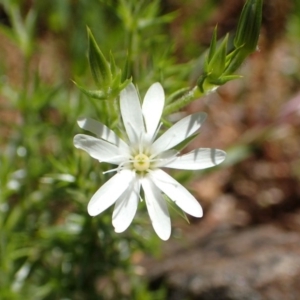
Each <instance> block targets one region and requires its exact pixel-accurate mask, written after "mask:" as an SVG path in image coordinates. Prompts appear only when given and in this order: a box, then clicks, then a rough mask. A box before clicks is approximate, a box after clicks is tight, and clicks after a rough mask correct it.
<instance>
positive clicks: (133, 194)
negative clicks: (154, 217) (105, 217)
mask: <svg viewBox="0 0 300 300" xmlns="http://www.w3.org/2000/svg"><path fill="white" fill-rule="evenodd" d="M139 195H140V185H139V182H138V180H137V179H135V180H133V182H132V184H131V187H130V188H129V189H127V190H126V191H125V192H124V193H123V194H122V195H121V196H120V197H119V199H118V200H117V201H116V204H115V208H114V212H113V216H112V223H113V226H114V227H115V232H123V231H124V230H126V229H127V228H128V226H129V225H130V224H131V222H132V220H133V218H134V216H135V213H136V210H137V207H138V202H139Z"/></svg>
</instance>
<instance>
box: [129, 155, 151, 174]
mask: <svg viewBox="0 0 300 300" xmlns="http://www.w3.org/2000/svg"><path fill="white" fill-rule="evenodd" d="M133 167H134V168H135V169H136V170H137V171H140V172H143V171H146V170H148V169H149V167H150V159H149V157H148V156H147V155H145V154H138V155H136V156H135V157H134V159H133Z"/></svg>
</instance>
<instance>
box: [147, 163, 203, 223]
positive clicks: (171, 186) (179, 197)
mask: <svg viewBox="0 0 300 300" xmlns="http://www.w3.org/2000/svg"><path fill="white" fill-rule="evenodd" d="M149 176H150V178H151V180H152V181H153V182H154V184H155V185H156V186H157V187H158V188H159V189H160V190H161V191H163V192H164V193H165V194H166V195H167V196H168V197H169V198H170V199H172V200H173V201H174V202H175V203H176V204H177V205H178V206H179V207H180V208H181V209H182V210H184V211H185V212H186V213H188V214H189V215H191V216H194V217H197V218H201V217H202V216H203V211H202V207H201V205H200V204H199V202H198V201H197V200H196V198H195V197H194V196H193V195H192V194H191V193H190V192H189V191H188V190H187V189H186V188H185V187H184V186H182V185H181V184H180V183H179V182H177V181H176V180H175V179H174V178H172V177H171V176H170V175H168V174H167V173H166V172H164V171H163V170H160V169H157V170H154V171H152V172H150V173H149Z"/></svg>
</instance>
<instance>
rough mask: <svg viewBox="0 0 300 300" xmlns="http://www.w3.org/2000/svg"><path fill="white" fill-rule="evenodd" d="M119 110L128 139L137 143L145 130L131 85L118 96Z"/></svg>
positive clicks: (136, 96)
mask: <svg viewBox="0 0 300 300" xmlns="http://www.w3.org/2000/svg"><path fill="white" fill-rule="evenodd" d="M120 109H121V114H122V118H123V123H124V126H125V129H126V132H127V135H128V138H129V140H130V142H131V143H133V144H134V143H137V142H138V139H140V138H141V136H142V135H144V134H145V130H144V122H143V115H142V109H141V104H140V99H139V96H138V93H137V91H136V88H135V86H134V85H133V84H132V83H130V84H128V85H127V87H126V88H125V89H124V90H122V92H121V94H120Z"/></svg>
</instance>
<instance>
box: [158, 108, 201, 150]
mask: <svg viewBox="0 0 300 300" xmlns="http://www.w3.org/2000/svg"><path fill="white" fill-rule="evenodd" d="M205 118H206V113H195V114H192V115H189V116H187V117H185V118H183V119H182V120H180V121H179V122H177V123H176V124H174V125H173V126H172V127H171V128H169V129H168V130H167V131H166V132H165V133H164V134H162V135H161V136H160V137H159V138H158V139H157V140H156V141H155V142H154V143H153V145H152V154H153V155H155V154H158V153H160V152H162V151H165V150H168V149H171V148H172V147H174V146H176V145H178V144H179V143H181V142H182V141H184V140H185V139H186V138H188V137H189V136H191V135H192V134H193V133H195V131H196V130H198V129H199V128H200V126H201V124H202V123H203V122H204V120H205Z"/></svg>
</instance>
